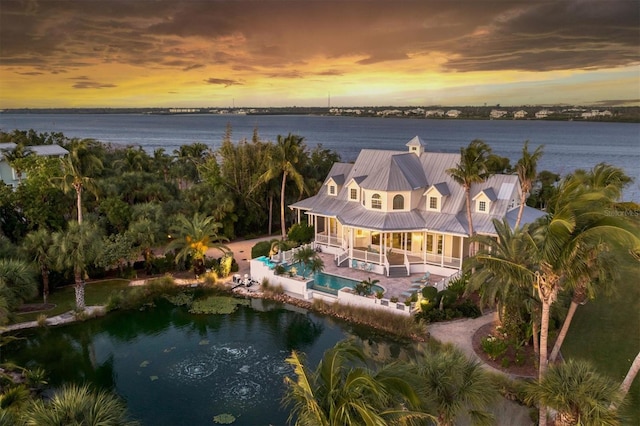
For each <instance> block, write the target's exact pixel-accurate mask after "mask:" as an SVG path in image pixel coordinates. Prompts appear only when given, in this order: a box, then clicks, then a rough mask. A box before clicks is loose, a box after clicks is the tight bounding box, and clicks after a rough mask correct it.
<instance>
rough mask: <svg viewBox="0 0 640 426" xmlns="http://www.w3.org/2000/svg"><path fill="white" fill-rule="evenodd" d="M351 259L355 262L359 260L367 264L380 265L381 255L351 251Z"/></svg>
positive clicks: (364, 251) (365, 251)
mask: <svg viewBox="0 0 640 426" xmlns="http://www.w3.org/2000/svg"><path fill="white" fill-rule="evenodd" d="M351 257H352V258H353V259H355V260H361V261H363V262H368V263H376V264H380V263H382V254H380V253H376V252H372V251H368V250H358V249H353V253H352V255H351Z"/></svg>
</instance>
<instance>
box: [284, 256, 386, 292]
mask: <svg viewBox="0 0 640 426" xmlns="http://www.w3.org/2000/svg"><path fill="white" fill-rule="evenodd" d="M286 268H287V270H289V269H291V268H295V269H296V271H297V273H298V274H300V275H303V273H304V265H302V264H300V263H294V264H293V265H289V266H287V267H286ZM359 283H360V281H357V280H353V279H351V278H346V277H341V276H338V275H332V274H327V273H325V272H316V273H315V274H314V275H313V283H312V288H313V289H315V290H319V291H324V292H327V293H331V294H334V295H335V294H338V290H340V289H343V288H345V287H346V288H350V289H354V288H355V287H356V285H358V284H359ZM371 291H372V294H376V293H377V292H379V291H381V292H383V293H384V288H382V287H381V286H379V285H374V286H373V287H372V288H371Z"/></svg>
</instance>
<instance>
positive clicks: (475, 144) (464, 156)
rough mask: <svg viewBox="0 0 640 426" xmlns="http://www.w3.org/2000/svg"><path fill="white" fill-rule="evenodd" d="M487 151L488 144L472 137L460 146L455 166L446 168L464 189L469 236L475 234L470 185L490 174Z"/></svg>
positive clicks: (473, 250)
mask: <svg viewBox="0 0 640 426" xmlns="http://www.w3.org/2000/svg"><path fill="white" fill-rule="evenodd" d="M489 153H491V148H490V147H489V145H487V144H486V143H484V142H483V141H481V140H479V139H474V140H473V141H471V143H469V146H467V147H466V148H464V147H463V148H460V161H459V162H458V164H456V167H454V168H451V169H447V174H449V176H451V178H452V179H453V180H454V181H455V182H456V183H457V184H459V185H460V186H462V188H463V189H464V194H465V201H466V208H467V221H468V222H469V236H470V237H473V236H474V234H475V233H474V231H473V218H472V216H471V187H472V186H473V184H474V183H479V182H483V181H484V180H486V179H487V178H488V177H489V176H490V173H489V172H488V171H487V156H488V155H489ZM474 253H475V248H474V245H473V244H472V245H471V247H470V253H469V255H471V256H472V255H473V254H474Z"/></svg>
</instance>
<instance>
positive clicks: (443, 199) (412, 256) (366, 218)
mask: <svg viewBox="0 0 640 426" xmlns="http://www.w3.org/2000/svg"><path fill="white" fill-rule="evenodd" d="M406 146H407V149H406V150H404V151H390V150H371V149H364V150H362V151H361V152H360V154H359V155H358V158H357V159H356V161H355V163H353V164H351V163H336V164H334V165H333V167H332V169H331V171H330V173H329V175H328V176H327V178H326V179H325V181H324V184H323V186H322V188H321V190H320V191H319V192H318V194H316V195H314V196H312V197H310V198H307V199H304V200H301V201H299V202H297V203H295V204H292V205H291V206H290V208H291V209H293V210H294V211H296V212H297V219H298V222H304V221H305V217H306V222H307V223H308V224H310V225H313V226H314V227H315V245H316V247H318V246H319V247H320V249H321V250H322V251H323V252H326V253H333V254H334V255H335V259H336V261H337V262H338V264H340V265H344V266H349V267H355V268H359V269H367V270H370V271H372V272H375V273H378V274H385V275H388V276H401V275H405V276H406V275H408V274H411V273H421V272H426V271H430V272H433V273H436V274H442V275H447V276H448V275H450V274H451V272H452V270H459V269H461V268H462V261H463V259H464V258H465V257H467V256H468V251H469V224H468V220H467V214H466V207H465V193H464V189H463V188H462V186H460V185H459V184H457V183H456V182H455V181H454V180H453V179H452V178H451V177H450V176H449V174H447V172H446V170H447V169H450V168H455V167H456V166H457V163H458V162H459V159H460V154H459V153H458V154H448V153H436V152H428V151H427V150H426V146H427V145H426V143H425V142H424V141H423V140H422V139H421V138H420V137H418V136H416V137H415V138H413V139H411V140H410V141H409V142H408V143H407V144H406ZM471 199H472V205H471V211H472V219H473V228H474V231H475V232H476V233H478V234H485V235H495V229H494V227H493V223H492V220H493V219H500V220H501V219H503V218H506V219H507V220H508V221H509V222H510V223H511V224H512V226H513V225H514V224H515V221H516V217H517V214H518V208H519V204H520V185H519V181H518V177H517V175H501V174H499V175H493V176H492V177H490V178H489V179H487V180H486V181H485V182H482V183H479V184H476V185H474V186H473V187H472V189H471ZM543 214H544V213H543V212H541V211H539V210H536V209H533V208H530V207H525V212H524V215H523V219H522V223H527V222H531V221H533V220H535V219H537V218H538V217H540V216H542V215H543Z"/></svg>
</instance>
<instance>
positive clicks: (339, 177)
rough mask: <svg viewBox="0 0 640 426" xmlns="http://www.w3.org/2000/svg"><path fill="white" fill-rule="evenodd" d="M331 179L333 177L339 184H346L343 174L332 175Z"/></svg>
mask: <svg viewBox="0 0 640 426" xmlns="http://www.w3.org/2000/svg"><path fill="white" fill-rule="evenodd" d="M330 178H331V179H333V181H334V182H335V183H336V184H337V185H343V184H344V175H343V174H339V175H335V176H330Z"/></svg>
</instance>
